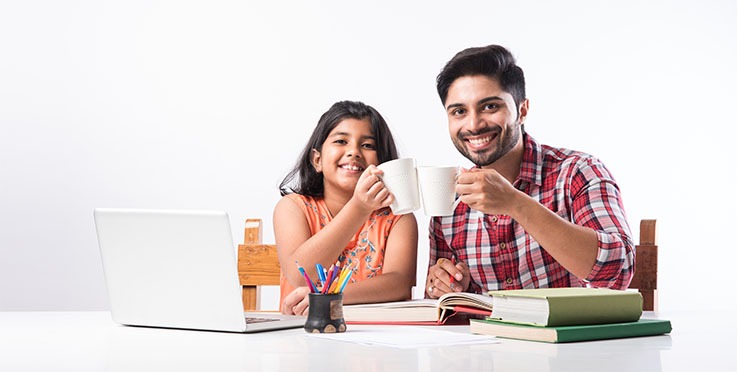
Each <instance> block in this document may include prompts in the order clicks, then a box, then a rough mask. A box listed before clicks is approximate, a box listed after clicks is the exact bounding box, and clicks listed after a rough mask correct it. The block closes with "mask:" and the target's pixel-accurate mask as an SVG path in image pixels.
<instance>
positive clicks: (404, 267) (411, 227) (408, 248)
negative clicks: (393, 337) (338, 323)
mask: <svg viewBox="0 0 737 372" xmlns="http://www.w3.org/2000/svg"><path fill="white" fill-rule="evenodd" d="M416 271H417V220H416V219H415V215H414V214H412V213H410V214H407V215H404V216H402V218H400V219H399V221H398V222H397V224H396V225H395V226H394V227H393V228H392V230H391V233H390V234H389V238H388V240H387V242H386V251H385V252H384V269H383V270H382V273H381V275H377V276H375V277H372V278H369V279H366V280H362V281H359V282H356V283H349V284H348V285H347V286H346V287H345V290H344V292H343V303H345V304H354V303H369V302H387V301H401V300H408V299H410V298H412V286H414V285H415V275H416Z"/></svg>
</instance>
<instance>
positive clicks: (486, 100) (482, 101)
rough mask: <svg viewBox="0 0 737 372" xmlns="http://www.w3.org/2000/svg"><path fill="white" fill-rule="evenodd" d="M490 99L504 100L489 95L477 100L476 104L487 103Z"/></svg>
mask: <svg viewBox="0 0 737 372" xmlns="http://www.w3.org/2000/svg"><path fill="white" fill-rule="evenodd" d="M491 101H504V99H503V98H502V97H499V96H491V97H486V98H483V99H481V100H479V102H478V104H483V103H487V102H491Z"/></svg>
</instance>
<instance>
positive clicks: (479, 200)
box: [456, 168, 520, 215]
mask: <svg viewBox="0 0 737 372" xmlns="http://www.w3.org/2000/svg"><path fill="white" fill-rule="evenodd" d="M456 193H457V194H458V195H460V199H461V201H462V202H464V203H465V204H467V205H468V206H469V207H471V208H472V209H475V210H477V211H481V212H484V213H486V214H506V215H508V214H509V211H510V210H511V209H512V207H514V205H515V202H514V200H515V197H517V196H518V194H519V193H520V191H519V190H517V189H515V188H514V186H512V184H511V183H509V181H508V180H507V179H506V178H504V176H502V175H501V174H499V173H498V172H497V171H495V170H493V169H479V168H474V169H470V170H466V169H463V168H461V172H460V173H459V174H458V179H457V182H456Z"/></svg>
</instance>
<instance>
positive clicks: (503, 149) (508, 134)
mask: <svg viewBox="0 0 737 372" xmlns="http://www.w3.org/2000/svg"><path fill="white" fill-rule="evenodd" d="M496 128H498V127H496ZM496 131H497V132H501V129H496ZM493 132H495V130H494V129H491V128H487V129H484V130H482V131H480V132H476V133H473V132H466V133H461V134H460V135H459V136H457V137H453V145H455V147H456V149H458V151H459V152H460V153H461V154H462V155H463V156H465V157H466V159H468V160H470V161H471V162H473V163H474V164H476V166H478V167H484V166H487V165H490V164H492V163H494V162H495V161H497V160H499V159H501V158H502V156H504V155H506V154H507V153H509V152H510V151H512V149H513V148H514V146H515V145H516V144H517V141H519V137H520V130H519V123H515V124H514V125H512V126H510V127H508V130H507V131H505V132H502V133H501V134H502V136H498V137H497V138H496V147H495V148H494V149H492V150H487V151H485V152H482V153H477V152H472V151H469V150H468V149H467V148H466V145H467V142H466V141H465V140H464V139H465V138H466V137H468V136H478V135H482V134H486V133H493Z"/></svg>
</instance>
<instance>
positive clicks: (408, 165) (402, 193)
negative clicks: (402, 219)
mask: <svg viewBox="0 0 737 372" xmlns="http://www.w3.org/2000/svg"><path fill="white" fill-rule="evenodd" d="M377 168H379V169H381V170H382V171H384V174H383V175H382V176H381V181H382V182H384V186H386V188H387V190H389V192H391V193H392V195H394V202H392V205H391V209H392V213H394V214H396V215H400V214H407V213H412V212H414V211H416V210H418V209H420V192H419V186H418V184H417V169H416V168H415V159H413V158H402V159H394V160H390V161H387V162H385V163H381V164H379V165H378V166H377Z"/></svg>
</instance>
